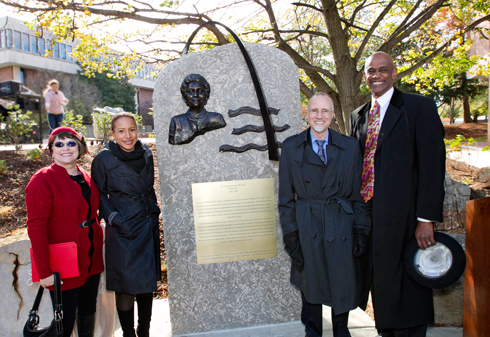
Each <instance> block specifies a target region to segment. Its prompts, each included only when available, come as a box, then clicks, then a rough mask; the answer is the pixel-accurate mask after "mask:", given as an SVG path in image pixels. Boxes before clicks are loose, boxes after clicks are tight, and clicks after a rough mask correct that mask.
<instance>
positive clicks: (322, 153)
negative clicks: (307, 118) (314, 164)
mask: <svg viewBox="0 0 490 337" xmlns="http://www.w3.org/2000/svg"><path fill="white" fill-rule="evenodd" d="M315 142H316V143H317V144H318V152H317V153H316V154H317V155H318V156H319V157H320V159H321V160H322V162H323V163H324V164H325V165H327V156H325V149H324V148H323V144H325V141H324V140H318V139H317V140H315Z"/></svg>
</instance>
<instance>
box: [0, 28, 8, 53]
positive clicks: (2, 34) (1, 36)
mask: <svg viewBox="0 0 490 337" xmlns="http://www.w3.org/2000/svg"><path fill="white" fill-rule="evenodd" d="M5 34H7V32H6V31H5V30H1V31H0V43H1V47H2V49H4V48H5V47H6V43H5Z"/></svg>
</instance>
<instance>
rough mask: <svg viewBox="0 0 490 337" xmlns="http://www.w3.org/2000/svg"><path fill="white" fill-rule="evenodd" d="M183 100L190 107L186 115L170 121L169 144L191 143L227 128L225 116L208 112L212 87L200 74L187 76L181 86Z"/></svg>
mask: <svg viewBox="0 0 490 337" xmlns="http://www.w3.org/2000/svg"><path fill="white" fill-rule="evenodd" d="M180 93H181V94H182V100H183V101H184V102H185V104H186V105H187V106H188V107H189V110H187V112H186V113H185V114H181V115H177V116H173V117H172V119H171V120H170V129H169V132H168V142H169V143H170V144H172V145H179V144H187V143H190V142H192V141H193V140H194V138H196V137H197V136H200V135H203V134H205V133H206V132H208V131H212V130H216V129H220V128H222V127H225V126H226V122H225V120H224V118H223V115H221V114H220V113H217V112H211V111H207V110H206V109H205V108H204V106H205V105H206V103H207V102H208V99H209V96H210V93H211V87H210V86H209V83H208V81H206V79H205V78H204V77H203V76H201V75H199V74H190V75H187V76H186V78H185V79H184V81H183V82H182V85H181V86H180Z"/></svg>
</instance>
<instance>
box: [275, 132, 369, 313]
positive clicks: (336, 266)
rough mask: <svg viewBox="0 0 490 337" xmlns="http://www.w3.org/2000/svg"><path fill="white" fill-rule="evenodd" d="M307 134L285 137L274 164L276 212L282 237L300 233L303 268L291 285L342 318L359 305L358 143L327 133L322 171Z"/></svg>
mask: <svg viewBox="0 0 490 337" xmlns="http://www.w3.org/2000/svg"><path fill="white" fill-rule="evenodd" d="M309 133H310V129H308V130H305V131H303V132H302V133H300V134H299V135H296V136H293V137H290V138H288V139H287V140H286V141H285V142H284V143H283V146H282V150H281V160H280V162H279V211H280V218H281V226H282V230H283V234H288V233H291V232H293V231H299V239H300V245H301V251H302V253H303V257H304V269H303V271H302V272H301V273H300V272H298V271H297V270H296V269H295V268H291V282H292V283H293V284H294V285H295V286H297V287H298V288H299V289H300V290H301V291H302V292H303V293H304V295H305V297H306V300H307V301H308V302H309V303H314V304H320V303H321V304H325V305H328V306H331V307H333V308H334V310H335V313H337V314H341V313H344V312H346V311H348V310H351V309H355V308H356V307H357V306H358V305H359V304H360V302H361V300H362V297H361V287H360V285H361V279H362V275H359V272H360V265H359V263H358V260H356V259H355V258H354V256H353V255H352V235H353V229H354V228H359V229H362V230H364V231H365V233H366V234H369V229H370V219H369V215H368V213H367V209H366V204H365V203H364V201H363V200H362V197H361V195H360V193H359V192H360V186H361V173H362V159H361V153H360V151H359V146H358V144H357V141H356V140H355V139H353V138H350V137H347V136H344V135H341V134H340V133H338V132H335V131H333V130H329V142H328V145H327V166H325V164H324V163H323V162H322V160H321V159H320V157H319V156H318V155H317V154H316V153H315V152H314V151H313V149H312V147H311V145H310V144H311V140H309V138H310V137H309Z"/></svg>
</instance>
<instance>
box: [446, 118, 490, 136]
mask: <svg viewBox="0 0 490 337" xmlns="http://www.w3.org/2000/svg"><path fill="white" fill-rule="evenodd" d="M444 129H445V130H446V134H445V135H444V138H446V139H455V138H456V136H458V135H462V136H464V138H466V139H468V138H473V139H477V138H487V133H488V123H487V122H478V123H466V124H445V125H444Z"/></svg>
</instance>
